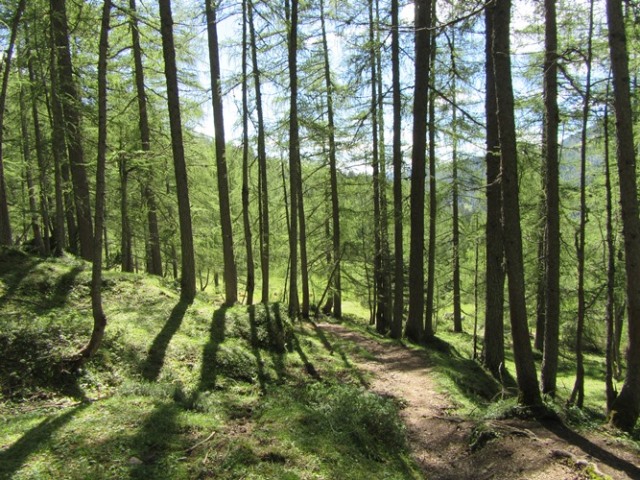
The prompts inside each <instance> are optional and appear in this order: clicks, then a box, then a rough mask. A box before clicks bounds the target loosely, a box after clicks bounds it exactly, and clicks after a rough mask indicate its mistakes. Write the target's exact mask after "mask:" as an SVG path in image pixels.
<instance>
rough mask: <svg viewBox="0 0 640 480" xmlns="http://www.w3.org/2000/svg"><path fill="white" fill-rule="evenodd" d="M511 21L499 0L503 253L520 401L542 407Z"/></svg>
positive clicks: (496, 40)
mask: <svg viewBox="0 0 640 480" xmlns="http://www.w3.org/2000/svg"><path fill="white" fill-rule="evenodd" d="M510 21H511V0H497V1H496V4H495V16H494V24H493V27H494V31H493V64H494V72H495V78H496V79H500V87H499V88H496V93H497V105H498V125H499V136H500V153H501V163H500V166H501V172H502V177H501V181H502V218H503V225H504V230H503V232H504V251H505V258H506V264H507V275H508V279H509V306H510V308H509V312H510V317H511V333H512V337H513V353H514V361H515V364H516V372H517V378H518V388H519V391H520V392H519V401H520V402H521V403H522V404H524V405H529V406H537V405H540V404H541V403H542V400H541V398H540V391H539V390H538V381H537V378H536V377H537V375H536V367H535V364H534V362H533V352H532V349H531V341H530V340H529V326H528V322H527V305H526V301H525V288H524V262H523V256H522V231H521V227H520V204H519V192H518V159H517V148H516V131H515V118H514V104H513V87H512V82H511V58H510V41H509V35H510Z"/></svg>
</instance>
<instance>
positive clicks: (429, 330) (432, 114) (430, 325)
mask: <svg viewBox="0 0 640 480" xmlns="http://www.w3.org/2000/svg"><path fill="white" fill-rule="evenodd" d="M436 5H437V2H435V1H432V2H431V19H430V24H429V25H430V28H432V27H433V23H434V22H435V19H436ZM437 37H438V34H437V30H436V29H435V28H432V31H431V33H430V34H429V40H430V42H431V46H430V50H431V52H430V56H431V58H430V62H431V65H435V62H436V50H437ZM435 82H436V70H435V68H430V72H429V84H430V85H435ZM428 97H429V100H428V102H429V106H428V108H429V122H428V125H427V130H428V135H429V243H428V244H427V300H426V303H427V304H426V308H425V322H424V337H425V338H426V339H430V338H432V337H433V336H435V327H434V321H433V320H434V318H435V317H436V311H437V309H436V308H435V302H434V300H435V288H436V224H437V221H438V199H437V197H436V91H435V88H431V89H430V91H429V95H428Z"/></svg>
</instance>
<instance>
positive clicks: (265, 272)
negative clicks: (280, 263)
mask: <svg viewBox="0 0 640 480" xmlns="http://www.w3.org/2000/svg"><path fill="white" fill-rule="evenodd" d="M248 7H249V12H248V13H249V36H250V46H251V62H252V67H253V82H254V87H255V97H256V99H255V102H256V114H257V117H258V170H259V176H260V182H259V184H260V268H261V270H262V303H268V302H269V244H270V237H269V189H268V183H267V152H266V146H265V131H264V115H263V111H262V88H261V84H260V69H259V68H258V47H257V45H256V31H255V26H254V24H253V1H252V0H249V5H248Z"/></svg>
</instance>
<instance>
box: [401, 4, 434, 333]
mask: <svg viewBox="0 0 640 480" xmlns="http://www.w3.org/2000/svg"><path fill="white" fill-rule="evenodd" d="M431 13H432V6H431V0H416V2H415V87H414V97H413V150H412V153H411V244H410V251H409V314H408V318H407V325H406V330H405V334H406V336H407V338H409V339H410V340H412V341H414V342H420V341H422V339H423V335H424V193H425V192H424V191H425V163H426V150H427V105H428V97H429V78H430V75H429V69H430V60H431V55H430V53H431V52H430V47H431V45H430V35H431V32H430V30H429V27H430V26H431Z"/></svg>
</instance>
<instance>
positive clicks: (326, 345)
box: [311, 321, 369, 387]
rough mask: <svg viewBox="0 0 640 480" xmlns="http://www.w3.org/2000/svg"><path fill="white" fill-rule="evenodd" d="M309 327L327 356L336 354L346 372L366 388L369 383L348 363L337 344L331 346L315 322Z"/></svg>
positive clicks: (347, 358)
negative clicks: (353, 375)
mask: <svg viewBox="0 0 640 480" xmlns="http://www.w3.org/2000/svg"><path fill="white" fill-rule="evenodd" d="M311 325H312V326H313V331H314V333H315V334H316V337H318V340H320V342H321V343H322V345H323V346H324V348H326V349H327V351H328V352H329V354H330V355H333V354H334V353H337V354H338V355H339V356H340V359H341V360H342V363H344V366H345V367H346V368H347V370H349V371H350V372H351V373H353V374H355V376H356V377H357V379H358V382H359V383H360V385H362V386H363V387H368V386H369V382H367V380H366V379H365V378H364V376H363V375H362V372H361V371H360V370H359V369H358V368H356V367H354V366H353V364H352V363H351V362H350V361H349V357H347V355H346V353H344V350H342V349H341V348H340V347H339V346H338V345H337V344H335V343H333V344H332V343H331V342H330V341H329V339H328V338H327V335H326V334H325V332H324V331H323V330H322V328H320V327H318V325H317V324H316V323H315V322H313V321H312V322H311Z"/></svg>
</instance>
